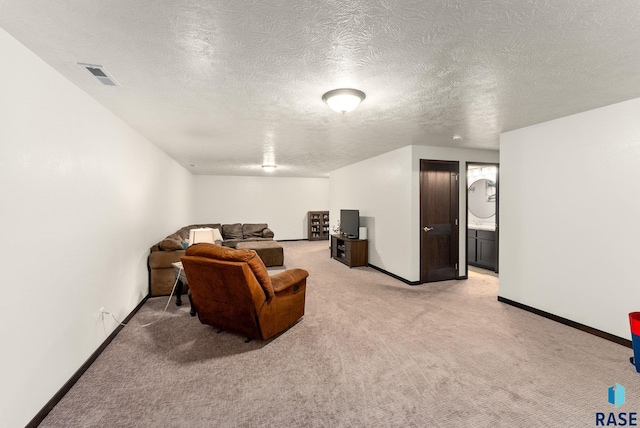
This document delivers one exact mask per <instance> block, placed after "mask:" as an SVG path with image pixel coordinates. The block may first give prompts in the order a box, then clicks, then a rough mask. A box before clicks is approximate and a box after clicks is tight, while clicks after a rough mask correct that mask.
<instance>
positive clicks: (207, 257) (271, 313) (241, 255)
mask: <svg viewBox="0 0 640 428" xmlns="http://www.w3.org/2000/svg"><path fill="white" fill-rule="evenodd" d="M182 265H183V267H184V272H185V274H186V276H187V281H188V282H189V288H190V290H191V297H192V300H193V305H194V307H195V310H196V312H197V313H198V318H199V319H200V322H201V323H203V324H210V325H213V326H216V327H219V328H222V329H224V330H228V331H231V332H234V333H237V334H240V335H243V336H246V337H249V338H252V339H260V340H267V339H269V338H271V337H273V336H275V335H276V334H278V333H281V332H283V331H284V330H286V329H288V328H289V327H291V326H292V325H293V324H295V322H296V321H298V320H299V319H300V318H301V317H302V316H303V315H304V304H305V292H306V287H307V277H308V276H309V272H307V271H306V270H304V269H288V270H286V271H284V272H281V273H278V274H276V275H274V276H272V277H270V276H269V273H268V272H267V269H266V267H265V266H264V263H263V262H262V260H261V259H260V257H259V256H258V255H257V254H256V252H255V251H253V250H235V249H232V248H227V247H222V246H219V245H215V244H205V243H201V244H196V245H192V246H191V247H189V248H188V249H187V252H186V255H185V257H183V258H182Z"/></svg>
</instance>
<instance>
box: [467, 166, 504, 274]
mask: <svg viewBox="0 0 640 428" xmlns="http://www.w3.org/2000/svg"><path fill="white" fill-rule="evenodd" d="M466 188H467V221H466V224H467V272H466V273H467V275H468V273H469V272H468V270H469V266H474V267H476V268H480V269H487V270H490V271H493V272H495V273H498V271H499V258H498V237H499V233H500V226H499V225H500V223H499V209H498V208H499V205H500V168H499V164H497V163H475V162H467V168H466Z"/></svg>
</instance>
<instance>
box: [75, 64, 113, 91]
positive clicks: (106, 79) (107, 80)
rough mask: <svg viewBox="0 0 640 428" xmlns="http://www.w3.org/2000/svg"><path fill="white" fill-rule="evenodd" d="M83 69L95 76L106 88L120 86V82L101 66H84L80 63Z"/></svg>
mask: <svg viewBox="0 0 640 428" xmlns="http://www.w3.org/2000/svg"><path fill="white" fill-rule="evenodd" d="M78 64H79V65H81V66H82V67H84V68H86V69H87V71H88V72H89V73H91V74H92V75H93V77H95V78H96V79H98V80H99V81H100V83H102V84H103V85H106V86H120V85H118V82H116V80H115V79H114V78H113V77H111V75H110V74H109V73H108V72H107V70H105V69H104V67H103V66H101V65H92V64H83V63H81V62H79V63H78Z"/></svg>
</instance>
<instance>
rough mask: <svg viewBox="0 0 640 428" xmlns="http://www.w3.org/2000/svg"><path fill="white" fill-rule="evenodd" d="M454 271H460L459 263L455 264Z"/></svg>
mask: <svg viewBox="0 0 640 428" xmlns="http://www.w3.org/2000/svg"><path fill="white" fill-rule="evenodd" d="M453 269H454V270H456V271H457V270H458V263H456V264H455V267H454V268H453Z"/></svg>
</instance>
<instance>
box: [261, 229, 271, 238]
mask: <svg viewBox="0 0 640 428" xmlns="http://www.w3.org/2000/svg"><path fill="white" fill-rule="evenodd" d="M262 236H263V237H265V238H268V239H273V237H274V234H273V230H271V229H269V228H266V229H264V230H263V231H262Z"/></svg>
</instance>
